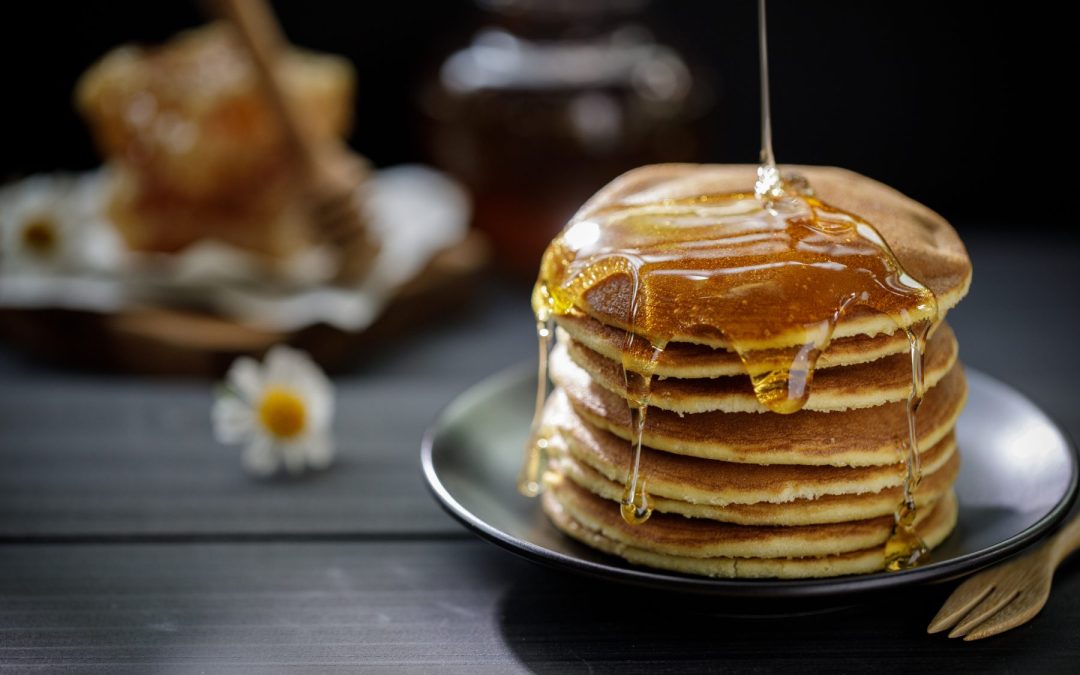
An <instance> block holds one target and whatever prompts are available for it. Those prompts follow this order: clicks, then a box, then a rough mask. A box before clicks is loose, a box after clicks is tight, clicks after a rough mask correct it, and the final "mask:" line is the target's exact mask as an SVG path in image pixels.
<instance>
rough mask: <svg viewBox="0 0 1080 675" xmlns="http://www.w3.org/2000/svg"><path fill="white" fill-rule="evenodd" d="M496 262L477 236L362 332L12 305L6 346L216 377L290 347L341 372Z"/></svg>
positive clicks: (4, 314)
mask: <svg viewBox="0 0 1080 675" xmlns="http://www.w3.org/2000/svg"><path fill="white" fill-rule="evenodd" d="M488 257H489V253H488V245H487V242H486V240H485V239H484V237H483V236H482V235H480V234H478V233H476V232H473V233H471V234H470V235H469V236H468V237H466V239H465V240H464V241H462V242H461V243H460V244H457V245H455V246H453V247H451V248H448V249H446V250H444V251H442V252H441V253H439V254H437V255H436V256H435V257H434V258H432V260H431V262H430V263H429V264H428V265H427V267H425V268H424V270H423V271H422V272H421V273H420V274H419V275H417V276H416V277H415V278H414V279H413V280H412V281H410V282H408V283H407V284H405V285H404V286H402V287H401V289H400V290H399V292H398V293H397V295H396V296H395V297H394V298H393V299H392V300H391V301H390V303H389V304H388V305H387V307H386V308H385V309H384V310H383V313H382V315H381V316H380V317H379V318H378V319H376V321H375V323H373V324H372V325H370V326H368V327H367V328H365V329H364V330H362V331H358V332H348V331H342V330H339V329H336V328H332V327H330V326H327V325H323V324H319V325H315V326H310V327H308V328H305V329H302V330H299V331H294V332H277V331H264V330H258V329H254V328H251V327H248V326H244V325H241V324H237V323H234V322H232V321H230V320H228V319H225V318H222V317H218V316H214V315H210V314H204V313H197V312H192V311H183V310H176V309H169V308H162V307H146V308H133V309H130V310H125V311H123V312H119V313H116V314H99V313H94V312H79V311H71V310H60V309H39V310H25V309H17V310H16V309H3V310H0V340H3V341H5V342H7V343H9V344H11V345H13V346H15V347H16V348H18V349H20V350H21V351H23V352H26V353H28V354H30V355H32V356H34V357H37V358H41V359H44V360H47V361H49V362H53V363H59V364H63V365H68V366H76V367H84V368H93V369H104V370H113V371H122V372H129V373H142V374H151V375H194V376H210V377H218V376H221V375H222V374H223V373H224V372H225V370H226V369H227V368H228V366H229V364H230V363H232V361H233V360H234V359H235V358H236V357H238V356H241V355H244V354H248V355H252V356H261V355H262V354H263V352H265V351H266V350H267V349H269V348H270V347H271V346H273V345H275V344H279V343H287V344H290V345H293V346H295V347H298V348H300V349H303V350H306V351H307V352H309V353H310V354H311V355H312V357H313V358H314V359H315V360H316V361H318V362H319V364H320V365H322V367H323V368H325V369H327V370H328V371H331V372H333V371H338V370H341V369H342V368H343V367H345V366H347V365H348V364H350V363H355V362H359V361H361V360H362V359H363V355H364V354H365V352H367V351H368V350H370V349H372V348H373V347H375V346H377V345H378V344H379V343H380V342H382V341H385V340H387V339H391V338H394V337H397V336H400V335H401V334H403V333H406V332H408V331H410V330H414V329H416V328H417V327H418V326H419V325H421V324H423V323H424V322H425V321H430V320H432V319H437V318H439V317H440V316H444V315H446V314H447V313H449V312H452V311H454V310H456V309H459V308H460V307H461V306H462V305H464V304H466V303H467V302H468V301H469V299H470V297H471V296H472V292H473V289H474V287H475V282H476V279H477V278H478V276H479V273H480V272H481V271H482V270H483V268H484V267H485V266H486V264H487V261H488Z"/></svg>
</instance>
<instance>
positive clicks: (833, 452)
mask: <svg viewBox="0 0 1080 675" xmlns="http://www.w3.org/2000/svg"><path fill="white" fill-rule="evenodd" d="M550 365H551V368H550V372H551V379H552V381H554V383H555V384H556V385H557V386H558V387H560V388H561V389H562V390H563V391H564V392H566V395H567V397H568V398H569V400H570V403H571V405H573V407H574V410H576V411H577V413H578V414H579V415H581V417H582V418H583V419H585V420H586V421H588V422H589V423H590V424H592V425H593V426H596V427H598V428H600V429H603V430H606V431H609V432H611V433H613V434H615V435H616V436H619V437H620V438H623V439H626V440H627V441H629V440H630V439H631V437H632V434H631V426H630V411H629V409H628V407H627V404H626V401H625V400H624V399H623V398H621V397H620V396H619V395H618V394H615V393H613V392H611V391H608V390H607V389H605V388H604V387H602V386H600V385H599V384H597V383H595V382H593V381H592V380H591V378H590V377H589V374H588V373H587V372H586V371H584V370H583V369H582V368H581V367H579V366H578V365H577V364H575V363H574V362H573V361H572V360H571V359H570V358H569V357H567V356H566V355H565V353H563V354H560V353H559V352H558V351H556V352H553V353H552V358H551V364H550ZM966 398H967V382H966V381H965V379H964V373H963V370H962V368H961V367H960V365H959V364H956V365H954V366H953V367H952V369H951V370H950V371H949V372H948V374H946V375H945V377H943V378H942V379H941V381H939V382H938V383H937V385H936V386H935V387H933V388H932V389H930V390H929V391H927V392H926V397H925V398H924V400H923V402H922V406H921V407H920V408H919V412H918V415H917V417H916V419H917V422H918V431H919V436H918V438H919V447H920V448H922V449H923V450H924V451H925V450H927V449H929V448H931V447H933V446H934V445H936V444H937V443H938V442H939V441H941V439H943V438H944V437H945V436H946V435H948V433H949V432H950V431H951V429H952V428H953V426H955V424H956V419H957V418H958V417H959V416H960V411H961V410H962V409H963V407H964V402H965V400H966ZM906 432H907V402H906V401H897V402H895V403H887V404H884V405H881V406H878V407H876V408H859V409H855V410H847V411H844V412H817V411H813V410H802V411H799V412H797V413H793V414H791V415H777V414H772V413H725V412H719V411H714V412H707V413H698V414H695V415H680V414H678V413H675V412H671V411H669V410H663V409H661V408H650V409H649V410H648V414H647V415H646V419H645V426H644V430H643V434H642V441H643V443H644V444H645V445H647V446H648V447H650V448H654V449H657V450H663V451H666V452H673V453H676V454H680V455H690V456H693V457H702V458H705V459H718V460H722V461H726V462H747V463H751V464H800V465H801V464H807V465H832V466H880V465H887V464H894V463H895V462H896V459H897V452H896V448H897V447H898V446H899V444H900V442H901V440H902V439H903V438H904V437H905V435H906Z"/></svg>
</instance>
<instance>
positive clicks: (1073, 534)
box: [926, 514, 1080, 640]
mask: <svg viewBox="0 0 1080 675" xmlns="http://www.w3.org/2000/svg"><path fill="white" fill-rule="evenodd" d="M1077 548H1080V514H1077V515H1076V516H1073V518H1072V520H1070V521H1069V522H1068V523H1066V524H1065V526H1064V527H1062V528H1061V529H1060V530H1058V531H1057V533H1056V534H1054V535H1053V536H1052V537H1050V538H1049V539H1047V540H1046V541H1045V542H1043V543H1041V544H1039V546H1038V547H1036V548H1035V550H1033V551H1031V552H1030V553H1026V554H1024V555H1023V556H1021V557H1019V558H1015V559H1013V560H1009V561H1007V562H1005V563H1002V564H1000V565H996V566H994V567H991V568H990V569H988V570H984V571H982V572H980V573H978V574H976V575H975V576H973V577H971V578H970V579H968V580H967V581H965V582H964V583H962V584H960V586H958V587H957V589H956V590H955V591H953V594H952V595H950V596H949V599H948V600H946V601H945V604H944V605H943V606H942V607H941V610H940V611H938V613H937V616H935V617H934V620H933V621H931V622H930V626H929V627H928V628H927V629H926V630H927V632H928V633H939V632H941V631H943V630H948V629H950V628H952V630H951V631H950V632H949V637H951V638H955V637H963V638H964V640H979V639H982V638H984V637H990V636H991V635H997V634H998V633H1003V632H1005V631H1007V630H1009V629H1011V628H1016V627H1017V626H1019V625H1020V624H1023V623H1026V622H1027V621H1029V620H1030V619H1032V618H1033V617H1034V616H1035V615H1036V614H1038V613H1039V610H1041V609H1042V608H1043V605H1045V604H1046V600H1047V598H1049V597H1050V582H1051V581H1052V580H1053V578H1054V570H1055V569H1056V568H1057V566H1058V565H1059V564H1060V563H1061V561H1062V560H1064V559H1065V557H1066V556H1068V555H1069V554H1070V553H1072V552H1073V551H1075V550H1076V549H1077ZM954 626H955V627H954Z"/></svg>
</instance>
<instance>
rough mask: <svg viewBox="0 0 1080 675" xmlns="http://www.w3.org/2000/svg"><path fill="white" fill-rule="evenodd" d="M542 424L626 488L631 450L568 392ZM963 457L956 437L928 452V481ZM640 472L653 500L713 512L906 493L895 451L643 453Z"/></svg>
mask: <svg viewBox="0 0 1080 675" xmlns="http://www.w3.org/2000/svg"><path fill="white" fill-rule="evenodd" d="M542 419H543V421H542V425H543V426H544V427H545V428H548V429H550V430H552V431H553V432H554V434H552V436H553V438H552V441H557V442H560V443H561V445H562V446H563V448H564V449H565V451H566V453H567V454H569V455H570V456H571V457H573V458H574V459H575V460H577V461H578V462H581V463H582V464H584V465H586V466H587V467H589V468H590V469H591V470H593V471H595V472H597V473H598V474H599V475H601V476H603V477H604V478H605V479H607V480H610V481H614V482H615V483H618V484H620V485H622V484H623V483H625V482H626V474H627V470H628V467H629V466H630V464H631V461H632V458H633V452H632V450H631V447H630V443H629V442H627V441H626V440H624V439H621V438H618V437H617V436H615V435H613V434H611V433H609V432H607V431H603V430H601V429H598V428H596V427H594V426H592V425H591V424H589V423H588V422H586V421H584V420H583V419H582V418H581V417H580V416H579V415H578V414H577V413H576V412H575V411H574V410H573V408H572V407H571V406H570V404H569V402H568V401H567V399H566V396H565V394H563V392H562V391H560V390H555V391H554V392H553V393H552V395H551V398H550V400H549V401H548V404H547V408H546V410H545V411H544V417H543V418H542ZM955 450H956V441H955V436H954V435H953V434H952V433H949V434H948V435H947V436H945V438H943V439H942V440H941V441H940V442H938V443H937V445H935V446H933V447H931V448H926V449H924V450H923V452H922V453H921V464H922V471H923V475H924V476H930V475H932V474H936V472H938V471H939V470H940V469H942V468H943V467H945V466H946V465H947V464H948V463H949V462H950V461H951V460H952V458H953V456H954V454H955ZM640 466H641V472H642V475H644V476H647V477H648V492H649V494H650V496H652V497H654V498H655V497H666V498H669V499H673V500H679V501H681V502H684V503H689V504H701V505H712V506H727V505H731V504H745V505H749V504H758V503H761V502H765V503H770V504H783V503H789V502H796V501H797V502H798V504H797V505H798V506H800V507H801V506H808V504H807V502H808V501H810V500H814V501H816V502H818V503H819V506H820V505H821V504H824V503H827V502H822V501H821V500H820V499H818V498H820V497H825V496H829V495H855V494H879V495H882V494H884V495H893V494H900V493H899V492H898V490H899V489H900V488H901V487H902V486H903V471H904V464H903V462H902V461H901V456H900V451H899V449H894V451H893V462H892V463H891V464H887V465H883V466H869V467H836V466H807V465H788V464H771V465H759V464H745V463H735V462H718V461H714V460H708V459H701V458H698V457H686V456H682V455H674V454H671V453H667V452H661V451H658V450H653V449H651V448H647V447H643V448H642V449H641V465H640ZM950 482H951V481H950ZM594 491H595V490H594ZM620 495H621V492H620ZM890 498H891V497H890ZM841 503H842V502H841ZM898 503H899V500H898V499H892V502H891V506H890V507H889V509H888V510H887V511H883V512H881V513H875V514H873V515H882V513H891V512H892V507H895V506H896V504H898ZM788 517H789V518H797V517H798V516H797V515H795V514H792V515H791V516H788ZM851 519H852V518H850V517H847V518H837V520H851ZM732 522H739V521H736V520H732ZM805 522H811V521H805ZM792 524H794V523H792Z"/></svg>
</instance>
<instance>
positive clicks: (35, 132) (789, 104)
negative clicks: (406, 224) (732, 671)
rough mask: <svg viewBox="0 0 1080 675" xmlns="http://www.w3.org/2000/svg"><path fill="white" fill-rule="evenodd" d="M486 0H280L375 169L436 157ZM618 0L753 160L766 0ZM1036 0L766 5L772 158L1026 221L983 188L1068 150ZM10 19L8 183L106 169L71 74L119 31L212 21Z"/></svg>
mask: <svg viewBox="0 0 1080 675" xmlns="http://www.w3.org/2000/svg"><path fill="white" fill-rule="evenodd" d="M484 4H485V3H483V2H480V3H477V2H473V1H472V0H412V1H404V0H403V1H401V2H378V3H376V2H353V3H347V2H333V1H330V0H276V1H275V2H273V5H274V7H275V8H276V9H277V11H278V13H279V15H280V18H281V20H282V23H283V24H284V26H285V28H286V30H287V32H288V36H289V38H290V39H291V40H292V41H293V42H295V43H296V44H298V45H301V46H305V47H309V48H313V49H317V50H319V51H326V52H331V53H337V54H342V55H344V56H346V57H348V58H349V59H350V60H351V61H352V62H353V63H354V64H355V66H356V69H357V83H358V85H357V91H358V101H357V107H356V123H355V126H354V128H353V131H352V135H351V138H350V141H351V143H352V145H353V147H354V148H356V149H357V150H358V151H360V152H361V153H363V154H365V155H366V156H368V157H369V158H371V160H372V161H373V162H374V163H375V164H376V165H378V166H385V165H389V164H395V163H399V162H405V161H421V160H422V161H433V153H432V150H431V148H430V145H429V144H427V143H426V141H425V136H424V126H423V123H424V115H423V112H422V103H423V101H422V96H423V95H422V89H421V88H422V85H423V83H424V82H425V81H427V80H428V79H429V78H431V77H433V75H434V73H435V72H436V71H437V70H438V68H439V64H440V63H442V62H443V61H444V60H445V59H446V58H447V57H448V56H449V55H450V54H451V53H452V52H453V51H455V50H458V49H461V48H463V47H465V46H466V45H467V44H468V42H469V41H470V40H471V39H472V36H473V34H474V32H475V31H476V30H478V29H480V28H481V27H483V26H485V25H492V24H495V23H498V19H497V17H495V16H493V15H492V14H491V13H490V12H487V11H485V10H484V9H483V8H482V7H483V5H484ZM487 4H489V5H490V4H498V3H487ZM509 4H514V3H509ZM612 4H613V5H619V4H622V5H631V6H632V5H635V4H640V5H642V8H641V11H640V12H637V13H635V12H633V11H628V12H627V14H628V15H629V17H628V18H629V19H630V20H631V21H632V22H633V23H638V24H643V25H645V26H647V27H648V28H649V29H650V30H651V31H652V32H653V33H654V35H655V36H656V39H657V41H658V42H660V43H662V44H665V45H669V46H671V47H673V48H674V49H676V50H677V51H678V52H679V53H680V54H681V55H682V56H683V57H684V58H685V60H686V62H687V63H688V64H689V65H690V66H691V67H692V68H694V69H695V75H696V76H697V77H698V78H699V79H700V82H701V83H702V84H703V85H707V86H709V87H710V88H711V89H712V93H713V94H714V95H715V101H714V104H713V105H714V107H713V108H712V109H711V110H710V111H709V112H708V114H707V118H706V119H705V121H704V123H703V126H704V131H703V135H702V137H701V138H702V144H703V145H702V147H701V148H700V150H699V151H698V153H697V154H698V155H699V156H700V157H701V158H703V159H706V160H708V161H717V162H750V161H754V160H755V158H756V156H757V149H758V118H757V114H758V112H757V111H758V92H757V80H756V78H757V70H756V68H757V60H756V58H757V57H756V51H755V50H756V33H755V30H754V27H755V11H756V10H755V3H754V2H753V1H752V0H727V1H724V2H716V1H713V0H678V1H675V2H672V1H662V2H652V3H633V2H630V3H625V2H624V3H612ZM1029 9H1030V11H1018V8H1017V7H1016V6H1014V5H1005V4H1001V3H976V2H948V3H942V2H932V1H929V0H926V1H919V0H915V1H907V2H874V3H867V2H857V1H855V0H847V1H834V2H814V3H807V2H797V1H795V0H773V1H772V2H770V10H769V11H770V19H769V22H770V23H769V29H770V32H771V35H770V43H771V46H772V63H771V65H772V78H773V87H772V89H773V106H774V109H775V111H774V115H775V122H774V133H775V138H776V148H777V153H778V157H779V159H780V160H781V161H782V162H791V163H796V162H807V163H816V164H835V165H840V166H845V167H848V168H851V169H854V170H856V171H859V172H861V173H865V174H867V175H869V176H872V177H874V178H877V179H879V180H882V181H884V182H886V183H889V184H890V185H894V186H896V187H897V188H899V189H900V190H902V191H903V192H905V193H907V194H909V195H911V196H912V197H914V198H916V199H918V200H920V201H923V202H925V203H926V204H928V205H930V206H931V207H932V208H934V209H936V210H938V211H940V212H941V213H943V214H945V215H946V216H947V217H948V218H950V219H951V220H953V221H954V222H957V223H959V224H960V225H961V226H963V225H964V224H967V223H975V222H977V223H979V225H980V226H985V227H990V226H999V225H1014V224H1016V223H1017V222H1018V221H1020V222H1022V221H1023V220H1024V219H1025V217H1026V215H1027V211H1026V207H1025V206H1024V205H1022V204H1020V203H1018V202H1010V201H1008V200H995V199H991V198H990V195H992V194H994V192H995V191H994V190H988V189H987V184H988V183H992V182H998V181H1003V182H1005V183H1006V184H1008V185H1009V186H1016V185H1018V184H1023V183H1025V182H1029V181H1030V180H1032V179H1031V178H1025V176H1034V175H1037V174H1038V173H1039V170H1038V169H1036V168H1035V165H1037V164H1038V163H1039V162H1042V161H1045V160H1046V159H1047V158H1050V157H1053V156H1054V155H1056V154H1057V152H1056V151H1055V150H1054V149H1053V148H1055V147H1056V144H1057V142H1058V141H1059V137H1060V135H1061V133H1062V132H1061V131H1060V130H1061V129H1064V128H1067V127H1064V126H1060V125H1059V122H1061V120H1060V119H1059V118H1055V116H1056V115H1060V114H1061V113H1060V112H1059V111H1057V106H1048V105H1046V104H1047V99H1048V97H1050V96H1052V95H1053V94H1052V92H1051V91H1048V89H1047V86H1048V85H1047V77H1046V76H1047V75H1049V74H1052V73H1053V72H1054V71H1055V70H1057V68H1059V67H1060V64H1063V63H1066V62H1067V60H1066V59H1065V56H1066V50H1067V49H1069V43H1068V41H1066V40H1064V39H1061V38H1062V37H1063V36H1062V33H1063V31H1064V26H1061V25H1059V24H1060V22H1057V21H1054V20H1053V17H1052V16H1051V15H1049V14H1048V13H1047V12H1043V11H1035V10H1034V8H1029ZM5 14H6V16H5V20H4V22H3V23H4V28H3V39H2V40H0V55H2V60H0V62H2V63H3V64H5V65H4V66H3V69H4V78H5V82H6V90H7V96H6V97H5V98H6V99H7V103H6V104H5V105H4V106H3V107H2V109H0V115H2V116H3V120H4V122H5V129H7V133H6V134H5V143H4V152H3V153H2V154H0V177H4V178H11V177H15V176H19V175H22V174H26V173H30V172H35V171H49V170H54V169H57V168H71V169H80V168H86V167H90V166H93V165H96V164H97V163H98V162H99V161H100V160H99V157H98V155H97V153H96V152H95V150H94V148H93V145H92V143H91V139H90V136H89V135H88V133H87V131H86V126H85V124H84V123H83V122H82V121H81V120H80V119H79V117H78V116H77V115H76V113H75V112H74V110H73V108H72V105H71V100H72V88H73V86H74V84H75V81H76V79H77V78H78V76H79V75H80V74H81V73H82V72H83V71H84V70H85V69H86V68H87V67H88V66H89V65H90V64H91V63H93V61H94V60H96V59H97V58H99V57H100V56H101V55H103V54H104V53H105V52H106V51H108V50H109V49H110V48H112V47H115V46H117V45H119V44H121V43H125V42H132V41H134V42H146V43H157V42H161V41H164V40H166V39H167V38H168V37H170V36H171V35H173V34H174V33H175V32H177V31H178V30H180V29H182V28H185V27H190V26H194V25H196V24H198V23H201V22H202V21H203V20H204V17H203V14H201V13H200V8H199V6H198V5H197V3H194V2H186V1H176V0H165V1H162V2H154V3H147V2H138V1H136V0H117V1H113V2H100V3H89V2H71V3H61V4H60V5H57V4H56V3H44V2H36V3H35V2H19V3H13V4H11V5H9V6H7V7H5ZM58 14H62V15H63V20H58ZM533 29H535V28H530V30H533ZM552 32H555V33H557V32H559V31H557V30H553V31H552ZM569 32H572V31H569ZM679 150H680V151H681V150H682V149H681V148H680V149H679ZM595 187H598V186H597V185H592V186H588V191H591V190H592V189H594V188H595Z"/></svg>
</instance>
